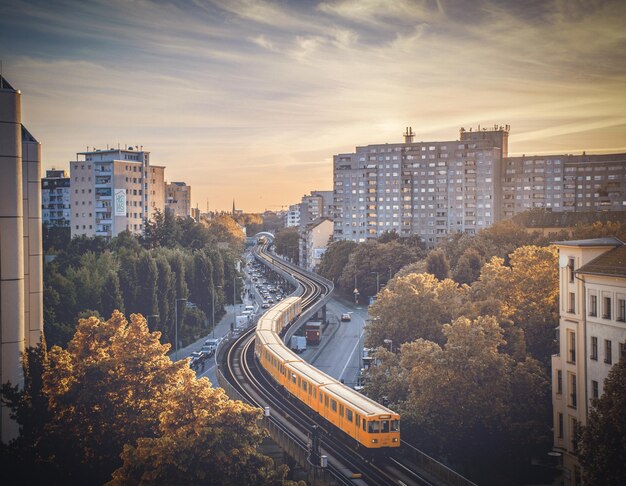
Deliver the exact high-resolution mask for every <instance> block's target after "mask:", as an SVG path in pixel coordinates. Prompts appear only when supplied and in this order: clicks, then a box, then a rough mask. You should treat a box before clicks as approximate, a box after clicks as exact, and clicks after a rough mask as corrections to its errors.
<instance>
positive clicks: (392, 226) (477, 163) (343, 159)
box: [333, 126, 509, 246]
mask: <svg viewBox="0 0 626 486" xmlns="http://www.w3.org/2000/svg"><path fill="white" fill-rule="evenodd" d="M508 130H509V127H508V126H506V127H494V129H493V130H491V131H489V132H486V131H485V132H482V133H480V134H478V135H476V136H474V135H471V134H472V132H465V130H463V129H462V130H461V137H460V138H461V140H457V141H445V142H414V133H413V131H412V130H411V128H407V131H406V132H405V134H404V138H405V141H404V143H395V144H394V143H391V144H389V143H386V144H379V145H368V146H364V147H357V148H356V152H355V153H350V154H339V155H335V156H334V159H333V163H334V170H333V178H334V213H333V217H334V220H335V229H334V236H335V238H336V239H347V240H353V241H365V240H366V239H368V238H377V237H378V236H380V235H381V234H383V233H384V232H386V231H396V232H397V233H398V234H399V235H401V236H410V235H415V234H417V235H420V236H421V237H422V238H423V239H424V241H425V242H426V243H427V244H429V245H430V246H434V245H435V244H436V243H437V242H438V241H440V240H441V239H443V238H445V237H446V236H447V235H448V234H449V233H453V232H467V233H475V232H476V231H478V230H480V229H482V228H486V227H488V226H490V225H491V224H493V223H494V222H495V221H498V220H499V219H500V218H501V214H500V207H499V205H498V204H497V201H498V200H499V198H500V192H499V190H500V187H499V185H498V184H497V183H496V182H494V181H498V180H499V179H500V177H501V173H500V171H501V166H502V153H503V149H502V147H500V146H498V144H499V145H503V144H504V145H505V144H506V143H507V141H508ZM504 152H505V153H506V148H505V150H504Z"/></svg>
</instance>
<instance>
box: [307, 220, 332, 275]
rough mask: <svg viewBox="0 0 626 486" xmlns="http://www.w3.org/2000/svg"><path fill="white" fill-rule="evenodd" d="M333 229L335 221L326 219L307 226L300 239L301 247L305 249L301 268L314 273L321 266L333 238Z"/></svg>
mask: <svg viewBox="0 0 626 486" xmlns="http://www.w3.org/2000/svg"><path fill="white" fill-rule="evenodd" d="M333 228H334V226H333V220H332V219H331V218H326V217H322V218H318V219H316V220H315V221H313V222H312V223H309V224H308V225H307V227H306V228H305V230H304V232H303V233H302V235H301V237H300V240H301V242H302V244H301V247H302V248H303V249H304V251H303V252H302V257H303V259H301V260H300V266H301V267H303V268H306V269H307V270H311V271H313V270H314V269H315V267H317V265H319V263H320V261H321V259H322V255H323V254H324V253H325V252H326V248H327V247H328V243H329V242H330V239H331V238H332V236H333Z"/></svg>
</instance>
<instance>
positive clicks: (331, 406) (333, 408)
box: [330, 398, 337, 413]
mask: <svg viewBox="0 0 626 486" xmlns="http://www.w3.org/2000/svg"><path fill="white" fill-rule="evenodd" d="M330 409H331V410H332V411H333V412H335V413H337V402H336V401H335V400H333V399H332V398H331V399H330Z"/></svg>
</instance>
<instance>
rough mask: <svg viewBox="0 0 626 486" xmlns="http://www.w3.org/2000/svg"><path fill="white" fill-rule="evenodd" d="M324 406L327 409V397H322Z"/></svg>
mask: <svg viewBox="0 0 626 486" xmlns="http://www.w3.org/2000/svg"><path fill="white" fill-rule="evenodd" d="M324 406H325V407H326V408H328V395H326V396H325V397H324Z"/></svg>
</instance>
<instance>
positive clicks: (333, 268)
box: [318, 240, 358, 284]
mask: <svg viewBox="0 0 626 486" xmlns="http://www.w3.org/2000/svg"><path fill="white" fill-rule="evenodd" d="M357 246H358V244H357V243H355V242H354V241H350V240H340V241H333V242H332V243H331V244H330V245H328V248H327V249H326V252H325V253H324V254H323V255H322V260H321V261H320V264H319V268H318V272H319V273H320V275H322V276H324V277H326V278H327V279H328V280H332V281H333V282H334V283H335V284H338V283H339V278H340V277H341V274H342V272H343V269H344V268H345V267H346V265H347V264H348V260H349V258H350V255H351V254H352V252H353V251H354V250H355V249H356V248H357Z"/></svg>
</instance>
